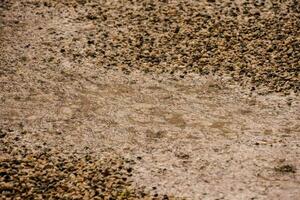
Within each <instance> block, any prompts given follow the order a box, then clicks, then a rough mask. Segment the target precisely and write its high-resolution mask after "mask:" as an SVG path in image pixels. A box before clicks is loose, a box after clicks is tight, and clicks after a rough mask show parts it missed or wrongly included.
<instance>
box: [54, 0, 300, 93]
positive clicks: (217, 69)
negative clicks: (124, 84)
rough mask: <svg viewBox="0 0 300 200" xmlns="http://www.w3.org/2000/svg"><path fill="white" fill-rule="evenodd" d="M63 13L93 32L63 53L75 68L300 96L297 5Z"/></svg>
mask: <svg viewBox="0 0 300 200" xmlns="http://www.w3.org/2000/svg"><path fill="white" fill-rule="evenodd" d="M51 5H52V6H55V5H56V4H54V3H53V4H51ZM65 6H67V7H68V9H74V10H75V11H76V12H78V16H77V18H76V19H74V21H81V22H82V21H86V22H87V23H89V22H92V23H93V24H94V25H95V28H94V30H92V31H89V32H88V33H87V32H86V33H85V34H83V35H80V36H81V37H80V38H78V39H79V40H81V41H83V40H85V42H81V48H78V50H76V48H75V43H76V39H75V38H73V39H74V42H71V43H68V44H65V45H64V47H62V52H63V53H64V54H65V55H66V56H68V55H70V56H72V59H74V60H76V61H78V62H80V61H81V60H82V59H84V58H88V59H96V60H97V64H98V65H99V66H102V67H105V68H107V69H111V68H113V69H114V68H118V69H122V70H123V71H124V72H125V73H130V71H132V70H135V69H140V70H143V71H145V72H155V73H170V74H173V73H174V72H177V71H178V72H179V73H182V75H181V77H182V78H183V77H184V76H185V74H187V73H198V74H201V75H205V74H209V73H213V74H218V75H222V76H223V75H225V76H229V77H232V79H233V80H236V81H238V82H240V83H241V84H243V85H247V84H248V85H251V87H252V89H256V88H267V90H268V91H270V92H274V91H275V92H283V91H284V92H287V93H288V92H289V91H294V92H299V88H300V86H299V71H300V39H299V35H300V20H299V19H300V3H299V1H296V0H287V1H279V0H275V1H268V0H266V1H264V0H262V1H250V0H246V1H226V0H222V1H220V0H213V1H211V0H209V1H207V2H205V1H187V0H180V1H170V0H163V1H152V0H144V1H135V0H134V1H125V2H124V1H101V3H99V2H98V1H77V3H75V2H69V3H65ZM82 9H84V10H85V12H80V11H82ZM63 40H64V39H63ZM82 50H83V51H82Z"/></svg>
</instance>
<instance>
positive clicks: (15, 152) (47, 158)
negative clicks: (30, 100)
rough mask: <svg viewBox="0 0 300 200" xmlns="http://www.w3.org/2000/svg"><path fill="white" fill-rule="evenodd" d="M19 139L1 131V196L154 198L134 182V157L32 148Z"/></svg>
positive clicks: (29, 197)
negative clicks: (132, 175)
mask: <svg viewBox="0 0 300 200" xmlns="http://www.w3.org/2000/svg"><path fill="white" fill-rule="evenodd" d="M18 141H20V137H19V136H17V135H16V134H14V133H12V132H9V131H4V130H1V135H0V199H141V198H145V199H146V198H150V197H149V195H146V194H145V193H144V192H143V191H142V190H137V189H135V188H134V187H133V186H132V185H131V182H130V180H129V178H130V176H131V173H132V168H131V167H130V165H131V164H132V161H130V160H126V159H122V158H103V159H99V158H97V157H95V155H93V154H78V153H76V152H72V153H71V152H69V153H67V154H66V153H62V151H60V150H59V149H58V148H47V147H45V146H37V147H34V148H30V147H28V146H26V145H20V144H19V142H18Z"/></svg>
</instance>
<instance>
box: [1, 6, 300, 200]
mask: <svg viewBox="0 0 300 200" xmlns="http://www.w3.org/2000/svg"><path fill="white" fill-rule="evenodd" d="M49 2H50V3H49ZM53 2H54V3H53ZM66 2H69V3H70V4H68V3H65V4H63V3H61V4H60V3H58V2H57V1H42V0H40V1H37V0H36V1H33V0H32V1H29V0H22V1H3V0H0V5H1V10H0V14H1V18H0V25H1V27H0V44H1V47H0V56H1V57H0V198H3V199H5V198H7V199H17V198H19V199H26V198H33V199H51V198H55V197H56V198H58V199H83V198H84V199H109V197H111V198H112V199H143V198H144V199H152V198H154V199H172V198H174V199H286V200H297V199H300V115H299V113H300V97H299V74H298V72H299V71H298V70H299V64H300V62H299V60H300V59H299V57H297V55H298V54H297V53H299V52H298V49H294V54H293V55H290V56H291V57H292V56H294V63H293V64H290V66H291V68H293V69H294V70H290V71H288V70H287V71H284V72H280V70H285V69H282V68H280V70H279V72H278V71H276V70H275V72H277V73H280V74H284V76H285V77H290V79H288V78H286V80H288V81H286V82H285V84H279V83H278V82H280V81H282V79H281V78H282V77H281V75H278V77H279V78H278V77H277V78H276V77H275V78H274V77H273V76H272V77H270V78H269V80H270V83H269V82H267V81H268V78H267V77H263V75H261V76H260V75H258V76H257V77H258V79H262V81H260V82H261V84H259V85H255V83H253V82H251V81H247V80H248V77H247V76H245V77H243V76H235V75H233V76H231V75H230V73H227V72H226V73H225V72H224V73H223V71H226V69H218V70H219V73H218V70H217V72H216V73H213V72H211V71H209V73H207V74H206V73H201V72H199V70H198V71H197V70H190V71H187V70H185V69H186V68H187V67H186V66H185V64H182V63H181V64H178V65H176V66H175V65H173V63H172V61H171V60H172V59H171V60H170V59H167V60H166V61H165V62H161V63H157V64H153V66H156V65H157V67H153V66H152V68H151V66H149V63H148V64H147V63H146V64H144V65H142V64H141V65H139V66H138V67H136V69H135V66H136V65H137V64H139V63H138V61H137V60H134V61H132V62H133V64H132V66H131V68H130V64H128V63H127V64H124V63H123V64H120V66H119V64H116V63H115V60H113V58H120V59H123V60H122V62H125V61H124V60H125V58H123V57H124V55H127V53H128V54H134V53H136V52H135V50H134V51H133V52H127V50H126V49H130V48H131V46H126V45H125V46H122V45H123V43H122V42H121V41H120V43H119V42H118V41H119V39H120V38H122V37H123V36H122V37H121V36H120V35H119V34H118V32H117V31H116V27H112V26H109V23H108V26H103V27H102V24H101V26H100V25H99V24H97V21H96V22H95V21H93V17H89V18H88V19H89V20H86V19H85V18H84V19H82V18H80V17H81V15H85V14H86V13H89V11H90V10H89V9H92V8H94V7H93V5H98V4H97V3H95V2H94V1H92V2H89V1H76V2H75V1H74V2H73V1H66ZM111 2H115V1H111ZM147 2H148V1H147ZM187 2H189V1H187ZM191 2H192V3H193V2H194V1H191ZM200 2H201V1H200ZM203 2H204V1H203ZM212 2H214V1H212ZM216 2H218V1H216ZM224 2H225V1H222V3H224ZM237 2H240V1H237ZM288 2H289V1H288ZM89 3H90V4H89ZM99 4H103V5H104V4H105V3H103V2H101V3H99ZM173 4H175V7H176V6H177V4H176V3H174V2H173ZM73 5H77V10H75V9H74V8H73V7H72V6H73ZM116 5H118V3H117V1H116V2H115V4H114V3H111V5H110V4H105V6H103V7H104V8H109V7H110V6H111V7H112V10H114V9H116V7H118V6H116ZM171 5H172V4H171ZM123 6H124V7H126V6H127V7H126V8H128V9H129V8H130V5H129V3H124V5H123ZM199 6H200V7H201V6H202V7H203V8H204V7H205V6H208V5H206V4H204V3H203V5H202V4H200V5H199ZM95 7H96V8H97V6H95ZM119 7H120V8H119ZM119 7H118V9H120V10H121V11H123V10H122V8H121V6H119ZM173 7H174V5H173ZM173 7H172V8H173ZM118 9H117V10H118ZM136 9H137V10H138V6H137V8H136ZM125 10H126V9H125ZM212 10H214V9H212ZM121 11H120V13H121V14H122V12H121ZM120 13H113V12H112V15H111V17H112V18H113V19H114V17H115V15H119V14H120ZM124 13H125V11H124ZM121 14H120V15H121ZM175 15H176V14H175ZM291 15H292V14H291ZM96 16H97V15H96ZM118 17H120V16H118ZM90 18H91V19H90ZM108 18H109V17H108ZM125 18H126V16H124V21H126V20H127V19H126V20H125ZM107 20H108V21H109V20H110V19H107ZM114 20H115V19H114ZM298 20H299V19H298ZM124 21H122V19H121V18H120V23H122V22H124ZM298 22H299V21H298ZM113 23H117V20H115V21H114V22H113ZM124 23H125V22H124ZM132 26H133V27H134V28H136V27H139V26H137V25H135V24H132ZM120 27H122V25H120ZM141 27H142V25H141ZM100 29H101V30H100ZM99 30H100V32H101V31H104V32H105V30H106V32H108V33H110V35H109V39H107V41H110V42H111V44H106V43H107V42H106V41H104V40H103V41H102V40H101V39H99V41H94V40H97V39H95V38H94V39H93V37H96V36H98V35H97V34H98V33H97V32H98V31H99ZM120 30H123V29H121V28H120ZM135 31H137V30H135ZM125 32H126V31H125ZM93 34H94V35H93ZM95 34H96V36H95ZM113 34H115V36H114V35H113ZM128 34H130V33H128ZM128 37H129V36H128ZM132 37H133V38H134V37H135V36H132ZM157 37H158V36H157ZM292 37H294V40H295V41H296V42H299V40H300V39H299V35H298V36H297V34H294V35H292V34H291V38H292ZM91 38H92V39H93V42H91V41H92V39H91ZM114 38H115V39H116V41H114ZM283 40H284V41H286V40H285V39H283ZM291 40H292V39H291ZM89 41H90V42H89ZM108 43H109V42H108ZM104 44H105V45H112V46H114V45H118V44H119V45H121V46H122V47H121V48H122V51H121V50H119V49H118V48H117V50H115V51H114V50H113V49H112V50H111V52H112V53H111V52H110V51H108V50H107V52H108V53H106V55H108V56H107V57H103V55H102V54H101V51H100V50H101V48H102V47H103V46H104ZM101 45H102V46H101ZM99 48H100V50H99ZM103 48H106V47H103ZM157 48H159V47H157ZM161 48H162V47H161ZM278 51H279V52H281V50H278ZM95 52H96V53H95ZM99 52H100V53H99ZM114 52H117V53H119V54H118V55H113V53H114ZM122 53H123V54H124V55H122ZM98 54H99V55H98ZM296 54H297V55H296ZM220 55H221V54H220ZM295 55H296V56H295ZM101 56H102V57H101ZM109 56H111V57H112V58H110V57H109ZM222 56H225V60H226V59H229V60H230V58H229V57H228V56H229V55H227V54H224V55H223V54H222ZM226 56H227V57H226ZM100 57H101V58H100ZM125 57H126V56H125ZM212 57H213V56H212ZM246 57H247V56H246ZM297 58H298V59H297ZM111 59H112V60H111ZM128 59H129V60H130V59H131V58H128ZM211 59H212V58H211ZM283 59H284V56H283ZM179 60H180V59H179ZM120 62H121V61H120ZM141 62H142V61H141ZM178 62H181V61H178ZM209 62H210V61H209ZM211 62H212V63H213V61H211ZM125 63H126V62H125ZM283 63H285V61H283ZM168 64H170V69H171V68H172V69H174V70H173V71H172V70H171V73H170V71H168ZM221 64H222V62H221ZM252 64H253V66H256V65H255V62H254V61H253V63H252ZM195 65H196V64H195ZM112 66H113V67H112ZM124 66H125V67H124ZM251 66H252V65H251ZM274 66H275V68H276V65H274ZM287 66H289V65H287ZM143 67H144V68H143ZM145 68H149V70H144V69H145ZM247 69H248V68H247ZM272 69H273V68H272ZM201 70H202V71H203V70H204V71H205V69H201ZM201 70H200V71H201ZM249 70H250V72H255V70H256V69H252V68H251V69H250V68H249ZM251 70H252V71H251ZM259 70H260V69H259ZM259 70H258V71H259ZM263 70H264V69H262V71H263ZM266 71H268V70H266ZM297 71H298V72H297ZM199 73H200V75H199ZM222 73H223V74H222ZM233 73H235V71H234V72H233ZM259 73H260V71H259ZM259 73H258V74H259ZM237 74H238V73H237ZM250 74H251V73H250ZM261 74H264V72H262V73H261ZM251 76H252V75H251ZM257 77H254V78H253V79H254V80H256V78H257ZM250 78H252V77H250ZM272 81H273V82H272ZM253 88H255V89H253ZM278 88H280V89H278ZM41 152H44V154H41ZM37 155H38V156H37ZM41 155H44V157H43V156H41ZM72 156H74V157H76V158H73V157H72ZM87 156H89V157H88V158H87ZM77 157H78V158H77ZM33 158H34V159H33ZM32 159H33V160H32ZM30 162H32V163H33V164H32V165H29V164H26V163H30ZM24 163H25V164H24ZM47 163H53V164H51V165H50V166H48V165H47ZM60 164H62V165H68V166H69V164H70V167H73V166H72V165H74V168H75V169H73V171H72V173H71V172H70V171H68V170H69V169H68V170H67V171H64V169H61V168H60V167H59V166H60ZM39 165H41V166H42V167H39ZM14 169H16V171H14ZM48 169H49V170H48ZM83 169H85V170H83ZM44 170H46V172H47V173H42V172H43V171H44ZM47 170H48V171H47ZM89 170H91V173H89V174H86V173H85V172H86V171H89ZM110 170H112V171H110ZM52 174H53V175H52ZM72 174H73V175H72ZM74 174H75V175H74ZM99 174H102V175H101V178H99V179H97V180H94V179H93V178H95V177H97V176H98V175H99ZM56 176H60V177H62V178H61V179H59V180H58V179H57V180H56V178H55V177H56ZM99 176H100V175H99ZM20 177H22V178H20ZM28 177H35V179H33V178H28ZM36 177H40V179H39V178H36ZM49 177H50V178H49ZM103 177H104V178H103ZM50 179H51V180H52V179H53V181H52V182H49V181H48V182H47V181H46V180H50ZM77 179H78V180H77ZM79 179H80V180H79ZM90 179H91V180H92V179H93V181H91V180H90ZM32 180H34V181H33V182H32ZM42 183H43V184H44V185H43V184H42ZM67 183H68V184H69V185H68V184H67ZM50 184H52V185H51V187H49V185H50ZM64 184H65V185H68V186H64ZM45 185H46V186H45ZM100 185H101V188H100ZM98 186H99V188H100V189H99V190H98V189H97V187H98ZM23 187H24V188H26V189H22V188H23ZM57 188H65V189H61V190H58V189H57ZM95 188H96V189H95ZM103 188H104V189H103ZM64 190H65V191H64ZM66 194H68V195H66ZM1 195H2V196H1ZM43 195H44V196H43Z"/></svg>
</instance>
